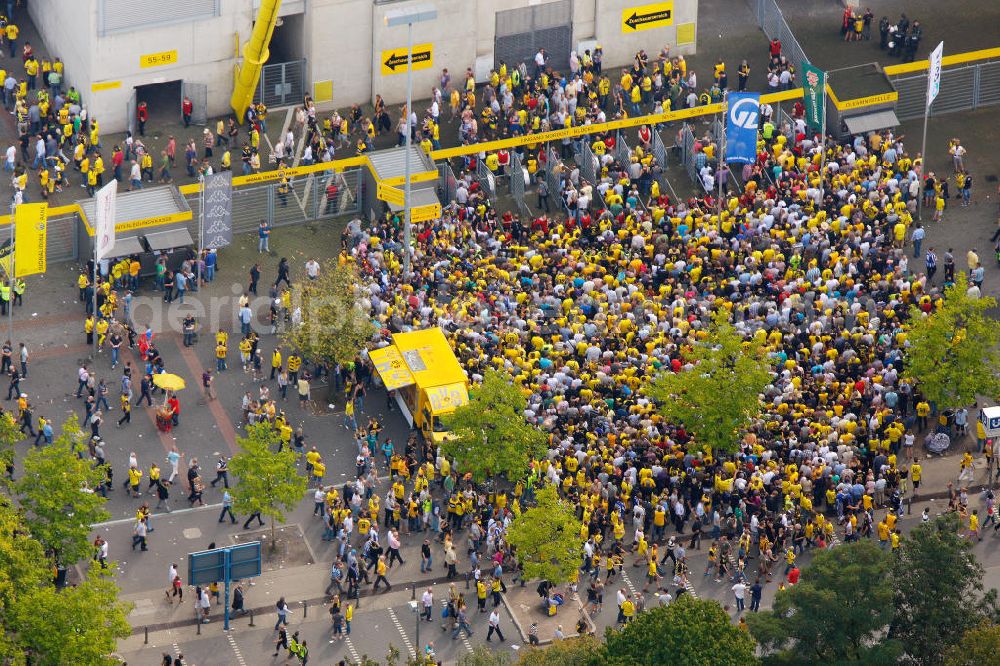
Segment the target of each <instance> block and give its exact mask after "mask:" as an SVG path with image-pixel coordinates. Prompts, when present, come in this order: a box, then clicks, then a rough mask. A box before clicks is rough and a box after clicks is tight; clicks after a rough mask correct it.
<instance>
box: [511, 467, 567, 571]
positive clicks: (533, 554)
mask: <svg viewBox="0 0 1000 666" xmlns="http://www.w3.org/2000/svg"><path fill="white" fill-rule="evenodd" d="M581 526H582V523H581V522H580V521H579V520H578V519H577V517H576V514H575V513H574V511H573V508H572V507H571V506H570V505H569V504H568V503H567V502H564V501H562V500H561V499H559V495H558V494H557V493H556V489H555V486H552V485H545V486H543V487H542V488H540V489H539V490H538V493H537V505H536V506H534V507H531V508H530V509H528V510H527V511H525V512H523V513H522V514H521V515H520V516H518V517H517V518H515V519H514V522H512V523H511V525H510V529H509V530H508V532H507V541H508V542H509V543H510V544H511V545H513V546H514V547H515V548H517V559H518V561H519V562H520V563H521V564H522V565H523V566H524V575H525V577H526V578H528V579H529V580H530V579H542V580H547V581H551V582H553V583H556V584H559V583H567V582H569V581H571V580H573V578H574V577H575V576H576V573H577V569H578V568H579V567H580V563H581V557H582V550H581V549H582V548H583V538H582V537H581V536H580V528H581Z"/></svg>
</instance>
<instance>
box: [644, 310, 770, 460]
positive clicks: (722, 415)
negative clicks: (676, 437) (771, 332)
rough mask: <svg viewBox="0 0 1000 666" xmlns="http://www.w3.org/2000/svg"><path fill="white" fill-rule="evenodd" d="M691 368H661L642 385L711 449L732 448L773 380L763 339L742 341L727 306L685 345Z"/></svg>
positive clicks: (674, 419) (664, 411)
mask: <svg viewBox="0 0 1000 666" xmlns="http://www.w3.org/2000/svg"><path fill="white" fill-rule="evenodd" d="M683 354H684V360H685V361H686V362H687V363H688V364H690V366H691V367H690V369H687V370H683V371H681V372H676V373H675V372H672V371H670V370H664V371H662V372H660V373H659V374H658V375H657V377H656V378H655V379H654V380H653V382H652V383H651V384H650V385H649V386H648V387H647V388H646V393H647V394H648V395H649V396H650V397H652V398H653V399H654V400H656V402H657V404H658V406H659V412H660V414H662V415H663V417H664V418H666V419H667V420H668V421H671V422H673V423H680V424H682V425H683V426H684V427H685V428H686V429H688V430H689V431H691V432H692V433H693V434H694V436H695V438H696V439H697V441H698V442H699V443H701V444H702V445H703V446H705V447H710V448H711V449H712V450H715V451H725V452H732V451H735V450H736V448H737V446H738V443H739V436H740V431H741V430H742V429H743V428H744V427H745V426H746V424H747V423H748V422H749V421H750V420H751V419H753V418H755V417H756V416H757V415H758V414H760V411H761V404H760V397H759V396H760V393H762V392H763V390H764V389H765V388H766V387H767V385H768V384H770V383H771V373H770V369H769V366H768V361H767V357H766V356H765V355H764V351H763V346H762V344H761V343H760V342H759V341H757V340H754V339H750V340H744V339H743V338H742V336H740V334H739V333H738V332H737V331H736V329H735V328H734V327H733V325H732V324H730V323H729V315H728V312H727V311H726V310H720V311H719V312H718V313H717V314H716V315H715V317H714V318H713V320H712V323H711V325H710V326H709V328H708V330H707V331H706V334H705V337H704V339H702V340H701V341H699V342H697V343H695V345H694V346H693V347H690V348H685V350H684V352H683Z"/></svg>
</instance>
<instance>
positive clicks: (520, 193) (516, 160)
mask: <svg viewBox="0 0 1000 666" xmlns="http://www.w3.org/2000/svg"><path fill="white" fill-rule="evenodd" d="M507 168H508V170H509V173H508V176H509V178H510V196H511V197H512V198H513V199H514V203H515V204H516V205H517V210H518V212H519V213H520V214H521V215H523V216H524V217H526V218H530V217H531V209H530V208H529V207H528V203H527V202H526V201H525V200H524V197H525V191H524V179H525V176H526V174H527V173H528V172H527V171H526V170H525V168H524V165H523V164H521V158H520V157H519V156H518V154H517V151H511V153H510V164H508V165H507Z"/></svg>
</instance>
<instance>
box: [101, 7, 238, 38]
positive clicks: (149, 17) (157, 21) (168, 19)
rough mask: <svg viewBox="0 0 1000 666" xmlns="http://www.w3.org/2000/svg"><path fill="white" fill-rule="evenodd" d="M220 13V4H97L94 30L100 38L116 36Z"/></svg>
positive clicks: (206, 17) (210, 16)
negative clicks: (110, 35)
mask: <svg viewBox="0 0 1000 666" xmlns="http://www.w3.org/2000/svg"><path fill="white" fill-rule="evenodd" d="M220 12H221V0H173V1H172V2H155V1H139V2H137V1H136V0H98V17H97V30H98V33H99V34H100V35H101V36H102V37H103V36H104V35H109V34H113V33H118V32H131V31H134V30H142V29H145V28H155V27H158V26H162V25H169V24H171V23H186V22H189V21H200V20H203V19H209V18H214V17H216V16H219V15H220Z"/></svg>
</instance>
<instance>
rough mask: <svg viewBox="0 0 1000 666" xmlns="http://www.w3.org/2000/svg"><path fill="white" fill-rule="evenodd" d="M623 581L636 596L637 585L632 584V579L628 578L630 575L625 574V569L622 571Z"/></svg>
mask: <svg viewBox="0 0 1000 666" xmlns="http://www.w3.org/2000/svg"><path fill="white" fill-rule="evenodd" d="M622 580H624V581H625V585H627V586H628V589H629V591H630V592H632V594H635V593H636V589H635V585H633V584H632V579H631V578H629V577H628V574H627V573H626V572H625V569H622Z"/></svg>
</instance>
